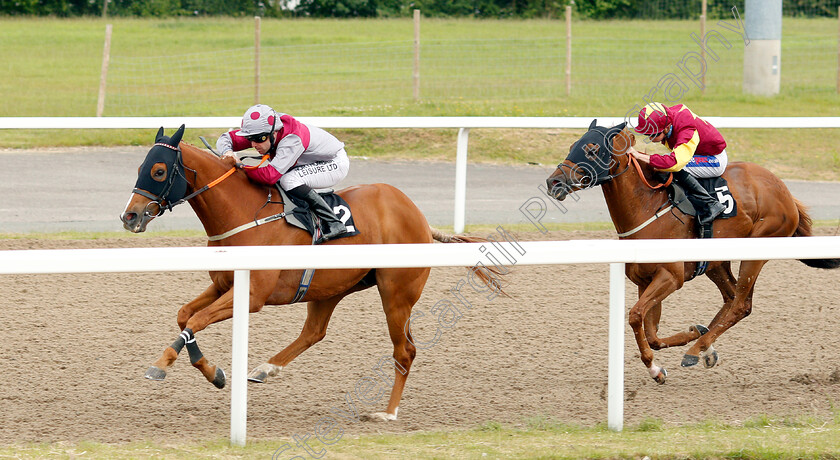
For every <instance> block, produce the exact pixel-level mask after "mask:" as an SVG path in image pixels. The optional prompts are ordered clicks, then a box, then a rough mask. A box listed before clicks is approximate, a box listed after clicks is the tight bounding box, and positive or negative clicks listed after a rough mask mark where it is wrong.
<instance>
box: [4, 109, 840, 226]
mask: <svg viewBox="0 0 840 460" xmlns="http://www.w3.org/2000/svg"><path fill="white" fill-rule="evenodd" d="M592 118H593V117H300V118H299V119H300V121H302V122H304V123H309V124H312V125H314V126H319V127H321V128H327V129H335V128H339V129H340V128H371V129H373V128H458V140H457V151H456V155H455V210H454V218H453V227H454V229H455V232H456V233H461V232H463V231H464V224H465V216H466V200H467V153H468V150H469V133H470V129H471V128H541V129H562V128H568V129H586V128H587V127H589V124H590V123H591V122H592ZM594 118H597V119H598V124H599V125H602V126H612V125H616V124H619V123H621V122H623V121H625V120H624V118H616V117H594ZM704 119H706V120H708V121H709V122H710V123H712V124H714V125H715V126H716V127H718V128H840V117H704ZM240 121H241V120H240V118H238V117H66V118H62V117H57V118H53V117H6V118H4V117H0V129H137V128H139V129H143V128H148V129H157V128H160V127H161V126H163V127H164V128H177V127H179V126H181V124H184V125H186V126H187V128H191V129H195V128H218V129H230V128H232V127H236V126H239V123H240Z"/></svg>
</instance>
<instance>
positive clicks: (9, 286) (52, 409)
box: [0, 229, 840, 443]
mask: <svg viewBox="0 0 840 460" xmlns="http://www.w3.org/2000/svg"><path fill="white" fill-rule="evenodd" d="M833 231H834V229H825V230H823V231H821V232H820V233H823V234H826V233H833ZM478 236H483V235H478ZM518 237H519V238H520V239H521V240H529V239H530V240H534V239H552V240H561V239H591V238H614V234H612V233H610V232H553V233H550V234H548V235H545V236H543V235H540V234H522V235H519V236H518ZM204 244H205V241H204V239H201V238H160V237H158V238H139V237H131V236H127V237H125V238H115V239H100V240H84V241H79V240H71V241H66V240H65V241H62V240H2V241H0V249H2V250H8V249H44V248H106V247H143V246H146V247H161V246H200V245H204ZM465 275H466V271H465V269H461V268H434V269H433V270H432V274H431V277H430V279H429V282H428V284H427V285H426V289H425V292H424V294H423V297H422V298H421V300H420V301H419V302H418V303H417V305H416V306H415V310H422V311H423V312H424V313H426V314H427V316H426V317H425V318H424V319H423V320H421V321H419V322H417V323H416V325H415V326H414V327H413V329H414V333H415V335H416V337H417V339H418V340H420V341H426V342H429V341H431V340H432V339H433V337H434V334H435V327H433V321H432V319H431V318H432V315H431V314H429V312H430V310H431V309H432V307H433V306H434V305H435V303H436V302H438V301H440V300H443V299H447V300H450V301H453V302H456V300H455V298H454V297H453V296H452V295H451V294H450V293H449V291H450V289H452V288H454V287H455V286H456V285H457V283H458V281H459V280H461V279H463V278H464V277H465ZM608 278H609V274H608V267H607V266H606V265H565V266H516V267H514V268H513V271H512V273H511V274H510V275H509V276H508V285H507V291H508V292H509V293H510V294H511V296H512V298H510V299H508V298H496V299H494V300H487V299H486V298H484V297H483V295H480V294H477V293H475V292H468V291H465V292H468V294H467V298H468V299H469V301H470V303H471V304H472V308H470V309H462V311H461V313H462V315H463V316H462V317H461V318H460V319H459V320H458V321H457V324H456V325H455V326H454V327H452V328H451V329H446V330H444V331H443V333H442V335H441V336H440V338H439V340H438V341H437V343H435V344H434V345H432V346H430V347H428V348H427V349H422V350H419V351H418V353H417V358H416V360H415V362H414V366H413V367H412V369H411V375H410V377H409V379H408V387H407V389H406V391H405V394H404V397H403V400H402V404H401V408H400V414H399V420H398V421H397V422H392V423H388V424H385V425H384V424H377V423H373V422H362V421H356V420H350V419H343V418H340V417H339V418H338V419H339V421H340V423H341V425H340V426H341V428H342V429H343V430H344V433H345V434H359V433H370V432H406V431H416V430H439V429H444V430H446V429H461V428H472V427H475V426H476V425H478V424H481V423H483V422H486V421H488V420H494V421H500V422H503V423H509V424H521V423H524V422H525V420H527V419H528V418H529V417H534V416H548V417H553V418H556V419H559V420H562V421H566V422H572V423H578V424H586V425H591V424H595V423H598V422H601V421H605V420H606V417H607V403H606V388H607V313H608V312H607V310H608V292H609V285H608ZM838 280H840V270H835V271H825V270H817V269H813V268H809V267H806V266H805V265H803V264H801V263H800V262H797V261H772V262H770V263H768V264H767V265H766V266H765V269H764V271H763V272H762V274H761V276H760V278H759V280H758V283H757V285H756V289H755V296H754V309H753V313H752V315H751V316H749V317H748V318H746V319H745V320H744V321H742V322H741V323H740V324H738V325H737V326H735V327H734V328H732V329H731V330H730V331H729V332H727V333H726V334H724V335H723V336H722V337H721V338H720V339H719V340H718V341H717V343H716V345H715V346H716V349H717V350H718V352H719V354H720V362H719V363H718V365H717V366H716V367H715V368H713V369H704V368H702V366H700V368H697V369H683V368H680V367H679V363H680V361H681V359H682V356H683V354H684V352H685V351H686V350H687V347H683V348H676V349H668V350H661V351H657V352H656V361H657V363H658V364H660V365H662V366H664V367H666V368H667V369H668V371H669V374H668V381H667V383H666V384H665V385H662V386H660V385H657V384H656V383H655V382H654V381H653V380H651V378H650V377H649V375H648V373H647V370H646V369H645V368H644V367H643V366H642V364H641V361H640V360H639V359H638V351H637V348H636V345H635V343H634V341H633V339H632V334H631V330H630V328H629V326H627V327H626V330H625V337H626V340H625V343H626V346H625V349H626V353H625V361H626V363H625V364H626V370H625V381H626V390H625V419H626V422H627V423H637V422H639V421H641V420H642V419H644V418H645V417H657V418H660V419H662V420H664V421H665V422H667V423H674V424H683V423H693V422H696V421H699V420H705V419H716V420H720V421H723V422H736V421H741V420H745V419H748V418H751V417H756V416H760V415H763V414H768V415H773V416H788V415H792V416H798V415H807V416H817V417H822V418H828V417H831V414H832V404H833V402H835V401H840V361H838V360H837V351H838V349H840V334H839V333H838V332H840V305H839V304H838V299H840V283H838ZM208 284H209V278H208V275H207V273H199V272H195V273H192V272H190V273H138V274H131V273H123V274H73V275H20V276H9V275H7V276H0V293H2V295H0V305H2V311H3V320H2V321H3V327H2V332H0V334H2V340H0V370H2V372H0V426H2V427H3V429H2V430H0V442H2V443H14V442H22V441H57V440H68V441H76V440H95V441H103V442H122V441H133V440H141V439H155V440H164V441H177V440H181V439H207V438H224V437H226V436H228V434H229V423H230V422H229V420H230V418H229V417H230V415H229V414H230V412H229V405H230V402H229V401H230V390H229V387H228V388H225V389H223V390H217V389H216V388H215V387H213V386H212V385H211V384H210V383H208V382H207V381H206V380H204V378H203V376H202V375H201V374H200V373H199V372H198V371H197V370H195V369H194V368H192V366H190V364H189V358H188V357H187V355H186V352H184V353H182V355H181V357H180V359H179V360H178V361H177V362H176V363H175V365H174V366H173V368H172V369H171V370H170V372H169V375H168V376H167V378H166V380H165V381H163V382H152V381H148V380H146V379H144V378H143V373H144V372H145V371H146V369H147V368H148V366H149V365H150V364H151V363H152V362H153V361H154V360H155V359H157V358H158V356H159V355H160V353H161V352H162V351H163V349H164V348H165V347H166V346H168V345H169V344H171V343H172V342H173V340H175V338H176V337H177V334H178V327H177V325H176V322H175V315H176V312H177V311H178V309H179V308H180V306H181V305H182V304H184V303H186V302H188V301H190V300H191V299H192V298H193V297H194V296H196V295H198V294H199V293H200V292H201V291H202V290H203V289H204V288H205V287H206V286H207V285H208ZM627 284H628V285H627V299H628V301H627V303H628V308H629V307H630V306H631V305H632V303H633V300H634V299H635V297H636V288H635V286H633V285H632V284H631V283H629V282H628V283H627ZM720 303H721V297H720V295H719V294H718V293H717V291H716V289H715V287H714V285H713V284H712V282H711V281H709V280H708V279H707V278H705V277H704V278H702V279H698V280H694V281H691V282H689V283H687V284H686V286H685V287H684V288H683V289H682V290H680V291H678V292H677V293H676V294H674V295H672V296H671V297H670V298H668V299H667V300H666V301H665V303H664V306H663V312H662V322H661V325H660V333H661V335H670V334H672V333H675V332H677V331H680V330H683V329H685V328H687V327H688V326H689V325H691V324H695V323H701V324H708V322H709V321H710V320H711V318H712V317H713V316H714V314H715V313H716V312H717V310H718V308H719V307H720ZM305 310H306V309H305V306H304V305H303V304H297V305H291V306H282V307H266V308H265V309H264V310H263V311H262V312H260V313H257V314H253V315H251V318H250V324H251V328H250V357H249V368H253V367H255V366H256V365H258V364H259V363H262V362H264V361H265V360H267V359H268V358H269V357H271V356H273V355H274V354H275V353H277V352H279V351H280V350H281V349H282V348H283V347H285V346H286V345H287V344H289V343H290V342H291V341H292V340H294V338H296V337H297V336H298V334H299V332H300V329H301V326H302V325H303V320H304V317H305ZM197 339H198V343H199V344H200V345H201V348H202V351H203V352H204V355H205V356H206V357H207V358H208V359H210V360H211V362H214V363H218V364H219V365H221V366H222V367H223V368H224V369H225V370H227V371H229V370H230V349H231V323H230V322H223V323H219V324H215V325H211V326H210V327H208V328H207V329H206V330H204V331H201V332H200V333H199V334H198V335H197ZM391 352H392V349H391V344H390V340H389V339H388V334H387V327H386V324H385V317H384V314H383V312H382V306H381V303H380V300H379V296H378V293H377V291H376V289H375V288H374V289H368V290H366V291H364V292H360V293H356V294H353V295H351V296H349V297H348V298H346V299H345V300H344V301H342V302H341V303H340V304H339V306H338V308H337V309H336V312H335V314H334V315H333V319H332V321H331V323H330V326H329V330H328V333H327V336H326V338H325V339H324V340H323V341H322V342H320V343H318V344H316V345H315V346H313V347H312V348H311V349H310V350H308V351H306V352H304V353H303V354H302V355H301V356H300V357H299V358H298V359H296V360H295V361H294V362H292V363H291V365H290V366H288V367H287V368H285V369H283V371H282V372H281V374H280V375H279V376H278V377H275V378H273V379H271V380H269V382H268V383H266V384H262V385H260V384H250V385H249V388H248V396H249V415H248V436H249V439H260V438H275V437H288V436H291V435H293V434H303V433H306V432H309V433H312V432H314V430H315V429H316V427H317V425H318V423H319V420H321V419H322V418H323V417H326V416H329V415H331V414H335V413H336V411H348V410H349V409H350V407H349V406H348V404H347V402H346V396H347V395H348V394H349V395H351V397H352V398H353V400H354V401H355V403H356V406H355V408H356V409H357V410H358V411H359V412H361V413H369V412H375V411H382V410H384V408H385V406H386V404H387V393H385V394H383V395H382V396H381V397H380V398H379V400H378V401H376V402H374V403H372V404H368V403H365V402H363V401H360V400H359V399H358V398H357V397H355V396H353V395H354V392H355V391H356V384H357V382H359V381H360V379H365V378H367V377H375V373H374V371H373V368H374V367H375V366H376V364H377V362H378V360H379V359H380V358H381V357H383V356H390V354H391ZM374 399H375V398H374Z"/></svg>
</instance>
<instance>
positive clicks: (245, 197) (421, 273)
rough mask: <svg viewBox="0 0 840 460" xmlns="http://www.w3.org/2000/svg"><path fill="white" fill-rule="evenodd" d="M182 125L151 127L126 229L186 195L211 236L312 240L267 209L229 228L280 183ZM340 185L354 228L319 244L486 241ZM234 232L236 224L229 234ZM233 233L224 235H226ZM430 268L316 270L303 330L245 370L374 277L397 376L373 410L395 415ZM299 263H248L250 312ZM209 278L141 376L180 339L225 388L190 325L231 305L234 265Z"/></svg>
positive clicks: (316, 331)
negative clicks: (255, 175) (413, 319)
mask: <svg viewBox="0 0 840 460" xmlns="http://www.w3.org/2000/svg"><path fill="white" fill-rule="evenodd" d="M183 133H184V126H183V125H182V126H181V128H180V129H179V130H178V131H177V132H176V133H175V134H174V135H173V136H172V137H171V138H169V137H166V136H164V135H163V128H161V129H160V131H159V132H158V135H157V138H156V139H155V145H154V146H153V147H152V148H151V150H150V151H149V153H148V154H147V156H146V159H145V161H144V162H143V164H142V165H141V166H140V169H139V172H138V179H137V184H136V186H135V189H134V192H133V193H132V195H131V198H130V200H129V202H128V204H127V205H126V208H125V211H124V212H123V214H122V215H121V219H122V221H123V224H124V226H125V228H126V229H128V230H130V231H132V232H135V233H138V232H142V231H144V230H145V229H146V225H147V224H148V223H149V221H151V220H152V219H154V218H155V217H157V216H159V215H161V214H162V213H163V212H164V211H165V210H166V209H171V207H172V206H174V205H177V204H179V203H182V202H185V201H187V202H189V204H190V205H191V206H192V208H193V210H194V211H195V213H196V215H197V216H198V218H199V219H200V220H201V223H202V224H203V225H204V229H205V231H206V232H207V235H208V237H213V236H217V237H218V236H221V237H222V238H218V240H217V241H214V240H215V239H216V238H211V240H210V241H208V246H253V245H259V246H262V245H293V244H294V245H309V244H311V243H312V236H311V235H309V234H308V233H307V232H306V231H303V230H301V229H299V228H296V227H293V226H291V225H289V224H287V223H286V222H284V221H285V219H274V220H272V221H270V222H268V223H265V224H264V225H259V226H254V227H251V228H247V229H245V230H243V231H239V232H231V230H232V229H236V228H237V227H239V226H241V225H243V224H248V223H249V222H250V223H253V222H254V221H256V220H259V219H262V218H265V217H268V216H272V215H276V214H277V213H282V212H283V209H284V206H283V203H282V202H281V201H278V199H277V196H278V194H277V190H276V189H275V190H273V192H274V197H275V198H274V199H272V198H271V194H270V189H269V188H268V187H266V186H260V185H256V184H254V183H253V182H251V181H249V180H248V178H247V176H246V175H245V173H244V172H243V171H241V170H240V169H237V168H236V167H235V164H234V160H233V159H226V160H222V159H220V158H218V157H217V156H215V155H213V154H211V153H209V152H207V151H205V150H201V149H199V148H197V147H195V146H192V145H189V144H187V143H184V142H180V141H181V138H182V136H183ZM338 194H339V195H340V196H341V197H343V198H344V200H345V201H346V202H347V203H348V204H349V205H350V208H351V210H352V214H353V219H354V223H355V229H356V230H358V231H359V232H360V233H359V234H357V235H355V236H348V237H345V238H339V239H336V240H333V241H330V242H328V243H326V244H373V243H375V244H394V243H432V242H433V240H438V241H442V242H471V241H483V240H481V239H479V238H471V237H465V236H451V235H446V234H444V233H442V232H439V231H437V230H435V229H432V228H431V227H429V224H428V223H427V222H426V218H425V217H424V216H423V214H422V213H421V212H420V210H419V209H418V208H417V206H415V205H414V203H413V202H412V201H411V200H410V199H409V198H408V197H407V196H405V194H403V193H402V192H400V191H399V190H397V189H396V188H394V187H392V186H389V185H386V184H373V185H359V186H353V187H349V188H346V189H343V190H341V191H340V192H338ZM231 233H233V234H231ZM226 235H230V236H226ZM429 271H430V269H429V268H428V267H427V268H358V269H342V270H317V271H316V272H315V275H314V277H313V278H312V280H311V284H310V286H309V289H308V290H307V291H306V293H305V295H304V296H303V298H302V299H299V300H300V301H305V302H307V316H306V321H305V323H304V325H303V331H302V332H301V333H300V336H299V337H298V338H297V339H296V340H295V341H293V342H292V343H291V344H290V345H289V346H287V347H286V348H284V349H283V350H282V351H281V352H280V353H278V354H276V355H275V356H274V357H272V358H270V359H269V360H268V362H266V363H263V364H262V365H260V366H258V367H257V368H255V369H254V370H253V371H251V373H250V374H249V375H248V379H249V380H251V381H256V382H265V380H266V379H267V378H268V377H269V376H275V375H277V373H278V372H279V371H280V369H282V368H283V367H284V366H287V365H288V364H289V363H290V362H291V361H292V360H293V359H295V357H297V356H298V355H300V354H301V353H302V352H303V351H305V350H306V349H308V348H309V347H311V346H312V345H313V344H315V343H316V342H318V341H320V340H321V339H323V338H324V335H325V334H326V331H327V324H328V323H329V320H330V316H331V315H332V312H333V310H334V309H335V307H336V304H338V302H339V301H340V300H341V299H343V298H344V297H345V296H347V295H348V294H350V293H353V292H357V291H361V290H363V289H367V288H369V287H371V286H374V285H376V287H377V288H378V289H379V294H380V297H381V298H382V306H383V308H384V310H385V317H386V320H387V323H388V331H389V333H390V336H391V341H392V342H393V345H394V354H393V356H394V360H395V363H394V367H395V370H394V374H395V379H394V384H393V388H392V390H391V397H390V400H389V402H388V407H387V409H386V412H385V413H381V412H380V413H376V414H373V418H374V419H381V420H396V418H397V411H398V406H399V403H400V398H401V396H402V392H403V389H404V386H405V382H406V378H407V376H408V371H409V369H410V368H411V363H412V361H413V360H414V356H415V352H416V349H415V347H414V345H413V344H412V342H413V340H412V338H411V335H410V334H408V333H407V331H405V330H404V328H405V323H406V321H407V320H408V318H409V317H410V315H411V309H412V307H413V306H414V304H415V302H417V300H418V299H419V298H420V295H421V293H422V292H423V287H424V286H425V284H426V280H427V278H428V276H429ZM474 271H475V272H476V275H477V276H479V278H481V279H482V280H483V281H484V283H485V284H487V285H488V286H489V287H490V288H492V289H497V290H499V291H500V292H501V288H500V286H499V283H498V281H499V278H497V277H496V275H497V274H495V273H494V274H490V273H487V271H486V270H482V269H474ZM302 273H303V270H257V271H253V272H251V286H250V312H252V313H253V312H258V311H260V310H261V309H262V308H263V306H264V305H284V304H289V303H294V302H295V301H297V300H296V299H295V297H296V294H297V293H298V289H299V286H300V285H301V284H302V283H301V275H302ZM210 279H211V281H212V282H211V284H210V286H209V287H207V289H206V290H204V292H203V293H201V294H200V295H199V296H198V297H196V298H195V299H194V300H193V301H191V302H189V303H187V304H186V305H184V306H183V307H181V309H180V310H179V311H178V326H179V327H180V329H181V331H182V332H181V334H180V335H179V337H178V339H177V340H176V341H175V342H174V343H173V344H172V346H170V347H167V348H166V349H165V350H164V352H163V355H162V356H161V357H160V359H158V360H157V361H156V362H155V363H154V364H153V365H152V366H151V367H150V368H149V370H148V371H147V372H146V378H149V379H152V380H162V379H163V378H164V377H165V376H166V370H167V369H168V368H169V367H170V366H171V365H172V364H173V363H174V361H175V360H176V358H177V357H178V354H179V352H180V351H181V349H182V347H184V346H186V347H187V351H188V352H189V355H190V361H191V362H192V364H193V366H195V367H196V368H197V369H199V370H200V371H201V373H202V374H204V376H205V377H206V378H207V380H208V381H210V382H212V383H213V384H215V385H216V386H217V387H219V388H222V387H224V385H225V375H224V372H223V371H222V370H221V369H220V368H218V367H216V366H214V365H211V364H210V362H209V361H208V360H207V358H206V357H204V356H203V355H202V353H201V351H200V350H199V349H198V345H197V344H196V342H195V334H196V333H198V332H199V331H201V330H203V329H204V328H206V327H207V326H208V325H210V324H213V323H216V322H218V321H223V320H226V319H228V318H230V317H231V316H232V315H233V289H232V287H233V272H210Z"/></svg>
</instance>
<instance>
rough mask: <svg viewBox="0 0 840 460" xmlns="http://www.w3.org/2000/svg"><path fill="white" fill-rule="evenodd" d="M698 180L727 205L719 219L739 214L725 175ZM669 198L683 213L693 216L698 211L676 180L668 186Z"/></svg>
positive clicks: (710, 193) (703, 236)
mask: <svg viewBox="0 0 840 460" xmlns="http://www.w3.org/2000/svg"><path fill="white" fill-rule="evenodd" d="M663 182H664V181H663ZM697 182H699V183H700V185H702V186H703V188H704V189H706V191H707V192H709V195H711V196H713V197H715V198H717V200H718V201H719V202H720V203H721V204H722V205H724V206H726V210H724V211H723V213H721V215H719V216H717V219H729V218H730V217H735V216H736V215H738V204H737V203H736V202H735V197H733V196H732V193H731V192H730V191H729V184H728V182H727V181H726V179H724V178H723V177H707V178H702V179H701V178H698V179H697ZM668 200H669V201H670V202H671V204H673V205H674V207H675V208H677V209H679V210H680V212H682V213H683V214H686V215H689V216H692V217H694V216H696V215H697V211H695V210H694V205H692V204H691V201H689V200H688V197H687V196H686V194H685V191H684V190H683V188H682V187H680V186H679V185H678V184H677V183H676V182H672V183H671V185H670V186H668ZM717 219H715V220H717ZM709 231H710V232H711V229H709ZM700 237H701V238H711V235H709V236H705V235H702V234H701V235H700Z"/></svg>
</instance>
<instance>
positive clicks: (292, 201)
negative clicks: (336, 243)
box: [277, 184, 360, 241]
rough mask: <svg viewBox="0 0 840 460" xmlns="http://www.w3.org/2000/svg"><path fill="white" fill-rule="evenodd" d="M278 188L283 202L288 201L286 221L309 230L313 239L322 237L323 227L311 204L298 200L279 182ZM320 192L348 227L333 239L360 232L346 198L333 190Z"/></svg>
mask: <svg viewBox="0 0 840 460" xmlns="http://www.w3.org/2000/svg"><path fill="white" fill-rule="evenodd" d="M277 190H279V191H280V195H281V196H282V197H283V202H284V203H287V205H286V222H288V223H289V224H291V225H293V226H295V227H297V228H300V229H303V230H306V231H307V232H309V234H310V235H312V236H313V241H317V240H318V239H320V237H321V229H320V226H318V225H316V223H315V220H316V218H315V215H314V214H312V212H311V211H310V210H309V204H308V203H306V202H305V201H303V200H298V199H296V198H294V197H292V196H290V195H289V194H287V193H286V192H285V190H283V189H282V188H280V185H279V184H278V185H277ZM318 194H319V195H321V197H323V198H324V201H326V202H327V204H328V205H329V206H330V208H332V210H333V212H334V213H335V215H336V216H337V217H338V218H339V220H341V221H342V222H343V223H344V226H345V227H347V233H344V234H341V235H339V236H337V237H335V238H333V239H335V240H337V239H339V238H344V237H347V236H354V235H358V234H359V233H360V232H359V231H358V230H357V229H356V223H355V221H354V220H353V213H352V211H351V210H350V205H349V204H347V202H346V201H345V200H344V198H342V197H340V196H338V194H336V193H335V192H334V191H332V190H327V191H319V192H318ZM289 205H291V206H289Z"/></svg>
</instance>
